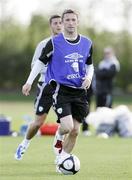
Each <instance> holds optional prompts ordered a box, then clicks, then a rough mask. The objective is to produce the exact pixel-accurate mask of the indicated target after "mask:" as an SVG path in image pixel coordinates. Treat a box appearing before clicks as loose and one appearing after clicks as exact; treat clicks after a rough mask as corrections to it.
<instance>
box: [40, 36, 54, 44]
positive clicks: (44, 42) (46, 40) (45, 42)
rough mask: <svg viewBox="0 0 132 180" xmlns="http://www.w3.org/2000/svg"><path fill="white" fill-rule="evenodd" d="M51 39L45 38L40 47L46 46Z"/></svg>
mask: <svg viewBox="0 0 132 180" xmlns="http://www.w3.org/2000/svg"><path fill="white" fill-rule="evenodd" d="M50 39H51V37H48V38H45V39H43V40H42V41H40V42H39V43H38V46H45V45H46V44H47V42H48V41H49V40H50Z"/></svg>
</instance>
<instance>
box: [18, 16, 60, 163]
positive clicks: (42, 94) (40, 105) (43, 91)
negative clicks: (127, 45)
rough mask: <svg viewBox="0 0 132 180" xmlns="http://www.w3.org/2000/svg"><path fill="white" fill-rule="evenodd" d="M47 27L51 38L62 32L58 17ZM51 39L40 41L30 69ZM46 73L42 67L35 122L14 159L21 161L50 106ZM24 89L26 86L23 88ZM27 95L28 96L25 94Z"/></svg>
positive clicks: (52, 18) (49, 87)
mask: <svg viewBox="0 0 132 180" xmlns="http://www.w3.org/2000/svg"><path fill="white" fill-rule="evenodd" d="M49 25H50V29H51V34H52V36H55V35H57V34H59V33H60V32H61V30H62V25H61V17H60V16H59V15H53V16H51V17H50V19H49ZM49 39H51V37H49V38H47V39H44V40H43V41H41V42H40V43H39V44H38V46H37V48H36V50H35V53H34V56H33V59H32V63H31V68H33V66H34V64H35V62H36V60H37V59H38V58H39V57H40V55H41V51H42V49H43V48H44V47H45V46H46V43H47V42H48V41H49ZM46 71H47V67H46V66H43V68H42V69H41V72H40V78H39V82H38V85H37V96H36V99H35V111H36V118H35V121H34V122H32V123H31V124H30V126H29V128H28V130H27V133H26V136H25V138H24V140H23V141H22V142H21V144H19V146H18V148H17V150H16V153H15V159H17V160H21V159H22V156H23V154H24V153H25V151H26V149H27V148H28V146H29V144H30V141H31V139H32V138H33V137H34V136H35V135H36V133H37V132H38V130H39V128H40V127H41V125H42V124H43V122H44V121H45V119H46V117H47V114H48V112H49V110H50V108H51V106H52V88H51V86H50V85H49V84H48V85H46V83H45V73H46ZM23 88H26V85H24V86H23ZM25 95H29V94H25Z"/></svg>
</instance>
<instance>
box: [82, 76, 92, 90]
mask: <svg viewBox="0 0 132 180" xmlns="http://www.w3.org/2000/svg"><path fill="white" fill-rule="evenodd" d="M82 80H83V83H82V88H84V89H88V88H89V87H90V85H91V79H90V78H89V77H88V76H85V77H84V78H82Z"/></svg>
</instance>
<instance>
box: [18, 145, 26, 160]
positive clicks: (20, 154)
mask: <svg viewBox="0 0 132 180" xmlns="http://www.w3.org/2000/svg"><path fill="white" fill-rule="evenodd" d="M27 148H28V146H24V145H23V144H19V146H18V148H17V150H16V153H15V159H16V160H22V158H23V155H24V153H25V151H26V150H27Z"/></svg>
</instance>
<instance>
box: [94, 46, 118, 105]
mask: <svg viewBox="0 0 132 180" xmlns="http://www.w3.org/2000/svg"><path fill="white" fill-rule="evenodd" d="M119 70H120V65H119V62H118V60H117V58H116V56H115V54H114V51H113V49H112V48H111V47H106V48H105V49H104V59H103V60H102V61H101V62H100V63H99V65H98V68H97V69H96V70H95V76H96V106H97V107H102V106H105V107H110V108H111V107H112V89H113V79H114V77H115V76H116V74H117V72H119Z"/></svg>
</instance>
